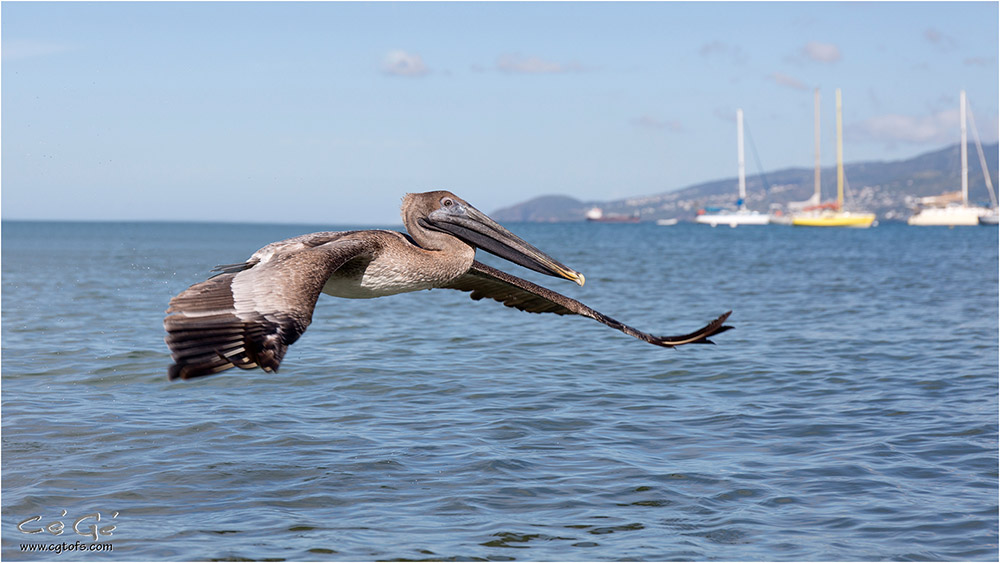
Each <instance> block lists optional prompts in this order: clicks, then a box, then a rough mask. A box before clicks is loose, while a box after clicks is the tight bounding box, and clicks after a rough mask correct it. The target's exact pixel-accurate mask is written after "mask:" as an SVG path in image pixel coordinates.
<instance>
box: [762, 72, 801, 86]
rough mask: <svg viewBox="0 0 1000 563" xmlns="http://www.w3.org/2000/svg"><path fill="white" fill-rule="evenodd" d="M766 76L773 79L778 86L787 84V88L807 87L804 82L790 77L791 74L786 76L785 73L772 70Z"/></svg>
mask: <svg viewBox="0 0 1000 563" xmlns="http://www.w3.org/2000/svg"><path fill="white" fill-rule="evenodd" d="M767 78H768V79H770V80H773V81H774V82H775V83H776V84H778V85H780V86H787V87H788V88H792V89H794V90H808V89H809V88H808V87H807V86H806V85H805V84H803V83H802V82H800V81H799V80H798V79H796V78H792V77H791V76H788V75H787V74H782V73H780V72H772V73H771V74H770V75H768V77H767Z"/></svg>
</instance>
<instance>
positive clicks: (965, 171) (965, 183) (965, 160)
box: [958, 90, 969, 207]
mask: <svg viewBox="0 0 1000 563" xmlns="http://www.w3.org/2000/svg"><path fill="white" fill-rule="evenodd" d="M958 104H959V114H960V115H959V119H960V120H961V121H962V205H964V206H966V207H968V205H969V155H968V152H969V149H968V146H967V145H968V139H967V138H966V131H965V90H962V91H961V92H960V93H959V95H958Z"/></svg>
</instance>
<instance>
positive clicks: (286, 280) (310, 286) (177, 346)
mask: <svg viewBox="0 0 1000 563" xmlns="http://www.w3.org/2000/svg"><path fill="white" fill-rule="evenodd" d="M291 240H293V241H294V242H291V243H289V244H288V245H286V246H280V243H275V244H272V245H268V246H267V247H265V249H268V253H265V254H264V255H261V252H258V253H256V254H255V255H254V258H253V259H251V260H250V261H248V262H247V263H246V264H243V265H239V266H235V265H234V266H233V267H226V268H223V269H222V272H223V273H221V274H218V275H216V276H215V277H212V278H210V279H208V280H206V281H203V282H201V283H198V284H195V285H193V286H191V287H190V288H188V289H187V290H186V291H184V292H182V293H181V294H179V295H178V296H176V297H174V298H173V299H171V300H170V306H169V308H168V309H167V315H168V316H167V317H166V318H165V319H164V321H163V326H164V328H166V330H167V338H166V342H167V346H169V347H170V351H171V355H172V356H173V359H174V364H173V365H172V366H170V370H169V372H168V375H169V377H170V379H190V378H193V377H200V376H204V375H211V374H214V373H218V372H220V371H223V370H226V369H229V368H232V367H239V368H244V369H250V368H254V367H261V368H262V369H263V370H264V371H267V372H273V371H277V369H278V365H279V364H281V359H282V358H283V357H284V355H285V351H286V350H287V349H288V346H290V345H291V344H292V343H293V342H295V341H296V340H298V338H299V336H301V335H302V333H303V332H305V330H306V327H308V326H309V323H310V322H311V321H312V313H313V308H314V307H315V306H316V300H317V299H318V298H319V294H320V291H322V289H323V284H324V283H326V280H327V279H328V278H329V277H330V275H331V274H333V273H334V272H335V271H336V270H337V269H338V268H340V267H341V266H343V265H344V264H345V263H347V262H349V261H350V260H353V259H355V258H362V257H366V256H367V257H371V256H373V255H374V252H375V251H376V245H375V244H373V243H372V242H371V241H368V240H364V239H352V238H349V237H347V238H339V239H336V240H332V241H327V242H325V243H323V244H319V245H314V246H310V245H303V244H302V243H301V241H299V240H297V239H291ZM262 250H264V249H262Z"/></svg>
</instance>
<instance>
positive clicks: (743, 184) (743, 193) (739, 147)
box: [736, 109, 747, 209]
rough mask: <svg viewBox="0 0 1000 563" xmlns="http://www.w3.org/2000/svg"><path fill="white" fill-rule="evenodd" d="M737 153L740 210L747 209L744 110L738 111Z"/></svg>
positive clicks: (738, 203)
mask: <svg viewBox="0 0 1000 563" xmlns="http://www.w3.org/2000/svg"><path fill="white" fill-rule="evenodd" d="M736 151H737V163H738V166H739V172H740V174H739V176H740V200H739V201H738V202H737V205H739V208H740V209H745V208H746V203H745V202H746V198H747V178H746V163H745V161H744V159H743V109H737V110H736Z"/></svg>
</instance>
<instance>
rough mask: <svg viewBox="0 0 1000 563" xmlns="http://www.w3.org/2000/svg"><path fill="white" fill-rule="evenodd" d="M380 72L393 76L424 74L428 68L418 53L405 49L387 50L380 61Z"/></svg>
mask: <svg viewBox="0 0 1000 563" xmlns="http://www.w3.org/2000/svg"><path fill="white" fill-rule="evenodd" d="M382 72H384V73H386V74H391V75H393V76H424V75H426V74H428V73H430V69H428V68H427V65H425V64H424V59H423V58H421V56H420V55H417V54H414V53H407V52H406V51H401V50H398V49H397V50H395V51H389V53H388V54H387V55H386V56H385V59H384V60H383V61H382Z"/></svg>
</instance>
